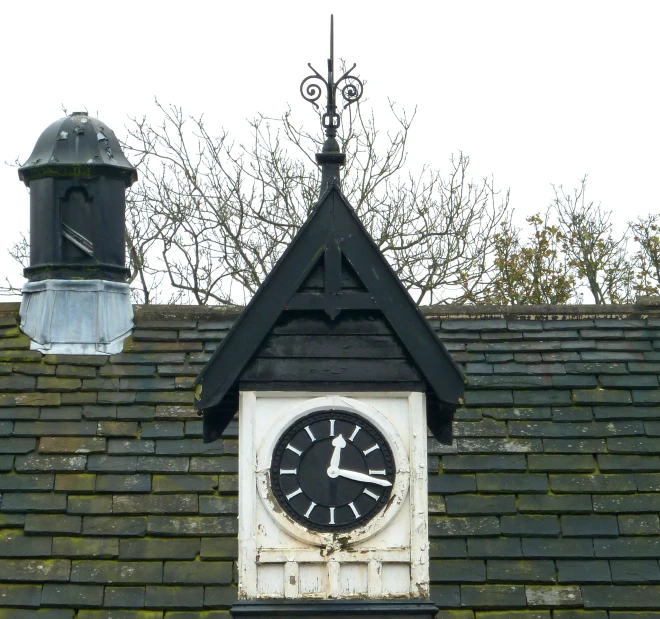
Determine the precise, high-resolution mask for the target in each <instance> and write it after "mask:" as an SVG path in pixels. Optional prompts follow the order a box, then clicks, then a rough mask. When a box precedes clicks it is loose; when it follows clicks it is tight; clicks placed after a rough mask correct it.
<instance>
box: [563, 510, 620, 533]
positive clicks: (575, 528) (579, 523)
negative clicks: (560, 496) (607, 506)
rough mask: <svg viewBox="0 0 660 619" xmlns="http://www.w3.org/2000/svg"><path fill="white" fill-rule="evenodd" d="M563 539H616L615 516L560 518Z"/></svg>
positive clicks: (617, 529) (617, 531)
mask: <svg viewBox="0 0 660 619" xmlns="http://www.w3.org/2000/svg"><path fill="white" fill-rule="evenodd" d="M560 521H561V533H562V535H563V536H564V537H617V536H618V535H619V527H618V523H617V519H616V517H615V516H594V515H590V516H561V518H560Z"/></svg>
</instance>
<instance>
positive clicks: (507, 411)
mask: <svg viewBox="0 0 660 619" xmlns="http://www.w3.org/2000/svg"><path fill="white" fill-rule="evenodd" d="M482 414H483V416H484V417H492V418H493V419H499V420H502V421H505V420H508V419H511V420H515V421H520V420H523V419H552V413H551V412H550V407H549V406H537V407H535V408H522V407H515V408H511V407H507V408H484V409H482Z"/></svg>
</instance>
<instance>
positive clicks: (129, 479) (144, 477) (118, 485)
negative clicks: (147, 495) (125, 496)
mask: <svg viewBox="0 0 660 619" xmlns="http://www.w3.org/2000/svg"><path fill="white" fill-rule="evenodd" d="M150 490H151V475H149V474H147V473H138V474H135V475H98V476H97V479H96V492H149V491H150Z"/></svg>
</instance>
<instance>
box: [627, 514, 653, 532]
mask: <svg viewBox="0 0 660 619" xmlns="http://www.w3.org/2000/svg"><path fill="white" fill-rule="evenodd" d="M619 530H620V531H621V535H660V522H659V521H658V516H657V514H646V515H641V514H640V515H637V514H635V515H624V516H619Z"/></svg>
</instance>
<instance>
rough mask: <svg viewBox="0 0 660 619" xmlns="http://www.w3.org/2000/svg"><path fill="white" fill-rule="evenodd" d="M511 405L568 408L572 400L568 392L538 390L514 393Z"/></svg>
mask: <svg viewBox="0 0 660 619" xmlns="http://www.w3.org/2000/svg"><path fill="white" fill-rule="evenodd" d="M513 403H514V404H515V405H516V406H570V405H571V404H572V400H571V393H570V391H568V390H562V391H560V390H553V389H538V390H533V391H532V390H530V391H514V392H513Z"/></svg>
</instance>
